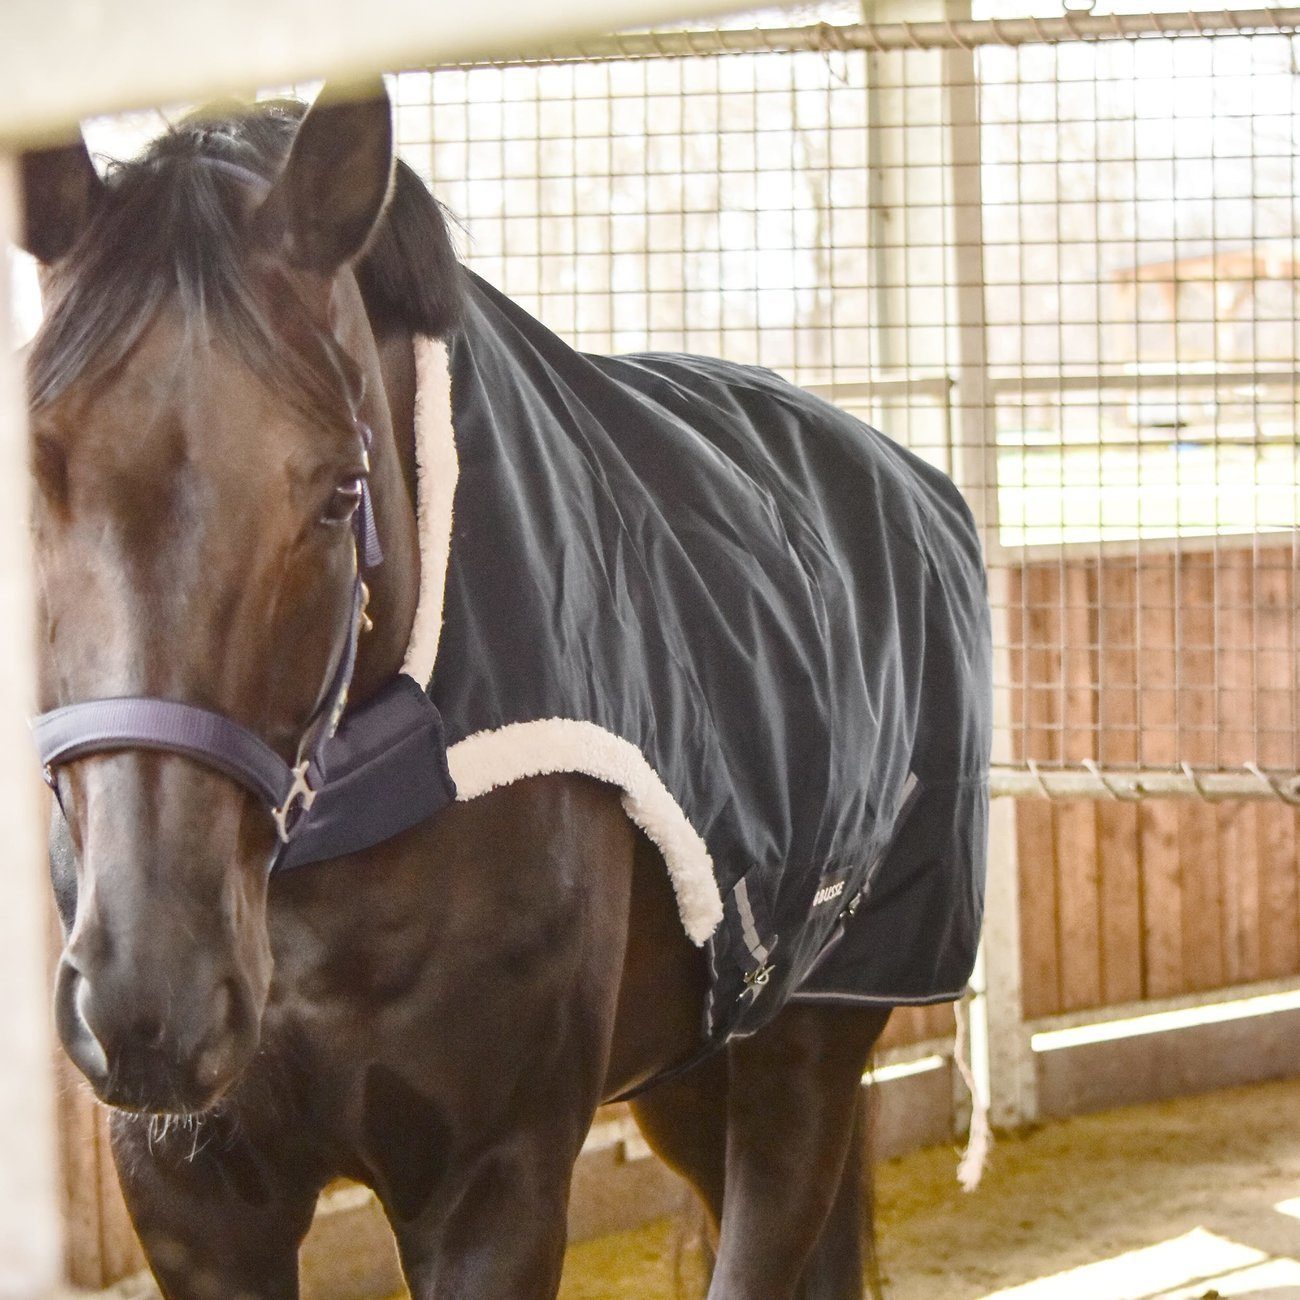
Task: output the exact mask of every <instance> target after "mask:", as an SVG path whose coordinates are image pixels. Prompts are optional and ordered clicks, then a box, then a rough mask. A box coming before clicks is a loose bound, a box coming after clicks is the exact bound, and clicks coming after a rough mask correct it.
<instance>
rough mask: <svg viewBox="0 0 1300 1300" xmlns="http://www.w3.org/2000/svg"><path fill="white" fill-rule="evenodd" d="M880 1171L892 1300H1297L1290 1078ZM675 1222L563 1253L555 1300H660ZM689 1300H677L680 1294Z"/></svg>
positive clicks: (1294, 1087) (938, 1153) (1299, 1110)
mask: <svg viewBox="0 0 1300 1300" xmlns="http://www.w3.org/2000/svg"><path fill="white" fill-rule="evenodd" d="M955 1166H956V1156H955V1153H954V1152H953V1151H951V1150H943V1149H935V1150H930V1151H922V1152H918V1153H916V1154H914V1155H911V1156H906V1157H904V1158H902V1159H900V1160H892V1161H888V1162H886V1163H884V1164H882V1165H881V1166H880V1168H879V1170H878V1174H877V1177H878V1187H879V1199H880V1239H881V1255H882V1260H883V1265H884V1270H885V1275H886V1278H887V1294H888V1296H889V1297H890V1300H986V1298H988V1297H998V1298H999V1300H1002V1298H1003V1297H1006V1300H1155V1298H1156V1297H1160V1300H1193V1298H1201V1297H1210V1298H1213V1297H1219V1296H1225V1297H1226V1296H1251V1297H1258V1298H1259V1300H1300V1262H1297V1261H1300V1080H1287V1081H1284V1082H1280V1083H1272V1084H1261V1085H1256V1086H1254V1087H1250V1088H1237V1089H1231V1090H1228V1091H1225V1092H1219V1093H1212V1094H1209V1095H1207V1096H1203V1097H1196V1098H1188V1099H1183V1100H1179V1101H1172V1102H1163V1103H1159V1104H1156V1105H1151V1106H1135V1107H1130V1108H1127V1109H1124V1110H1116V1111H1110V1112H1107V1113H1105V1114H1102V1115H1091V1116H1085V1117H1082V1118H1078V1119H1073V1120H1067V1121H1063V1122H1060V1123H1054V1124H1051V1125H1048V1126H1045V1127H1043V1128H1041V1129H1038V1130H1036V1131H1034V1132H1031V1133H1028V1134H1025V1135H1024V1136H1021V1137H1016V1138H1003V1139H1001V1140H1000V1141H999V1143H998V1144H997V1146H996V1147H995V1148H994V1152H993V1157H992V1161H991V1164H990V1167H989V1170H988V1173H987V1174H986V1176H985V1180H984V1183H983V1185H982V1186H981V1188H980V1189H979V1190H978V1191H977V1192H975V1193H974V1194H973V1195H969V1196H968V1195H966V1194H964V1193H963V1192H962V1191H961V1190H960V1189H959V1188H958V1187H957V1185H956V1182H955V1181H954V1177H953V1174H954V1169H955ZM678 1254H679V1251H678V1245H677V1232H676V1229H675V1227H674V1225H673V1224H671V1223H668V1222H661V1223H656V1224H653V1225H652V1226H650V1227H649V1228H646V1229H643V1230H642V1231H640V1232H635V1233H626V1234H623V1235H621V1236H617V1237H608V1238H604V1239H602V1240H599V1241H593V1242H584V1243H582V1244H580V1245H577V1246H574V1247H572V1248H571V1249H570V1251H569V1255H568V1262H567V1266H566V1269H565V1279H564V1286H563V1289H562V1291H561V1296H562V1300H671V1298H672V1297H674V1296H675V1294H676V1292H675V1289H674V1284H673V1275H674V1263H675V1260H676V1258H677V1256H678ZM686 1294H688V1295H689V1294H690V1292H689V1290H688V1291H687V1292H686Z"/></svg>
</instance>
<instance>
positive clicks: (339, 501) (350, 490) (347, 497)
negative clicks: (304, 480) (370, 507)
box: [321, 475, 361, 524]
mask: <svg viewBox="0 0 1300 1300" xmlns="http://www.w3.org/2000/svg"><path fill="white" fill-rule="evenodd" d="M360 504H361V477H360V475H357V476H355V477H353V478H346V479H344V480H343V482H341V483H340V484H339V485H338V486H337V487H336V488H335V489H334V492H333V495H332V496H331V497H330V499H329V501H328V503H327V504H326V506H325V512H324V514H322V515H321V523H323V524H346V523H348V522H349V521H350V520H351V518H352V516H353V515H354V514H356V512H357V507H358V506H359V505H360Z"/></svg>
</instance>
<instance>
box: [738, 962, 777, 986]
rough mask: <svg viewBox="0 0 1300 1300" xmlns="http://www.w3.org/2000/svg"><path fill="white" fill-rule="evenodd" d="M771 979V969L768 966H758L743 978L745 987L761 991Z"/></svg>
mask: <svg viewBox="0 0 1300 1300" xmlns="http://www.w3.org/2000/svg"><path fill="white" fill-rule="evenodd" d="M771 978H772V967H771V966H770V965H764V966H759V967H757V968H756V969H754V970H752V971H750V972H749V974H748V975H746V976H745V986H746V987H747V988H751V989H761V988H762V987H763V985H764V984H766V983H767V982H768V980H770V979H771Z"/></svg>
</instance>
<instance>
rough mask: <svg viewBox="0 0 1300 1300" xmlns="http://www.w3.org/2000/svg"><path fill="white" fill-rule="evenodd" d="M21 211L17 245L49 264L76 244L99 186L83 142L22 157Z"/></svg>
mask: <svg viewBox="0 0 1300 1300" xmlns="http://www.w3.org/2000/svg"><path fill="white" fill-rule="evenodd" d="M21 165H22V182H23V212H22V226H21V229H20V231H19V238H18V242H19V245H20V246H21V247H22V248H25V249H26V250H27V251H28V252H29V253H31V254H32V256H33V257H35V258H36V259H37V260H38V261H40V262H43V263H45V265H46V266H49V265H50V263H52V262H57V261H58V260H59V258H61V257H62V256H63V255H64V254H65V253H66V252H67V251H68V250H69V249H70V248H71V247H72V245H73V244H75V243H76V242H77V236H78V235H80V234H81V232H82V231H83V230H84V229H85V228H86V225H87V224H88V223H89V221H90V216H91V213H92V212H93V211H94V208H95V204H96V202H97V201H98V199H99V195H100V192H101V191H102V190H103V188H104V182H103V181H102V180H100V178H99V173H98V172H97V171H96V170H95V164H94V163H93V162H91V161H90V153H89V151H88V150H87V149H86V142H85V141H84V140H83V139H82V138H81V137H80V136H78V137H77V139H76V142H75V143H73V144H66V145H58V146H55V147H52V148H49V149H32V150H29V151H28V152H26V153H24V154H23V155H22V160H21Z"/></svg>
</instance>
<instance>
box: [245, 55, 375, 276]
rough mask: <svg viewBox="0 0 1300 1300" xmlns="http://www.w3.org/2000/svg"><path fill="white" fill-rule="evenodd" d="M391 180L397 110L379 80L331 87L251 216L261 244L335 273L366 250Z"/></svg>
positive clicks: (296, 261)
mask: <svg viewBox="0 0 1300 1300" xmlns="http://www.w3.org/2000/svg"><path fill="white" fill-rule="evenodd" d="M392 183H393V110H392V106H391V105H390V104H389V101H388V92H387V91H386V90H385V89H384V83H383V80H382V78H378V77H376V78H375V79H374V81H373V82H370V83H368V84H365V85H362V86H356V85H353V86H349V87H348V88H347V89H345V90H340V89H339V88H337V87H335V86H332V85H330V84H329V83H328V82H327V83H326V84H325V86H324V88H323V89H322V90H321V92H320V94H319V95H318V96H317V97H316V102H315V103H314V104H313V105H312V106H311V109H310V110H309V111H308V113H307V116H306V117H304V118H303V120H302V124H301V125H300V126H299V127H298V132H297V134H296V135H295V136H294V140H293V146H292V148H291V149H290V151H289V160H288V162H286V163H285V165H284V170H283V171H282V172H281V173H280V176H279V178H278V179H277V180H276V182H275V184H274V185H273V186H272V187H271V192H270V193H269V194H268V195H267V196H266V199H265V200H264V201H263V203H262V206H261V207H260V208H259V209H258V211H257V213H256V215H255V217H254V229H255V232H256V235H257V238H258V240H259V242H261V243H262V245H263V246H264V247H265V248H267V249H269V250H270V251H271V252H273V253H275V254H276V255H278V256H281V257H283V258H284V259H285V260H286V261H287V262H289V263H290V265H292V266H296V267H300V268H302V269H303V270H308V271H317V272H320V273H321V274H323V275H332V274H333V273H334V272H335V271H337V270H338V269H339V268H340V267H341V266H342V265H343V264H344V263H345V262H348V261H351V260H352V258H354V257H356V255H357V254H358V253H360V252H361V251H362V249H364V248H365V246H366V243H367V241H368V240H369V238H370V235H371V233H372V232H373V231H374V228H375V225H376V224H377V222H378V220H379V217H380V215H381V214H382V213H383V211H384V205H385V203H387V201H388V194H389V190H390V189H391V187H392Z"/></svg>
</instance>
